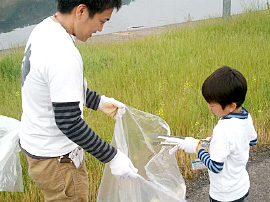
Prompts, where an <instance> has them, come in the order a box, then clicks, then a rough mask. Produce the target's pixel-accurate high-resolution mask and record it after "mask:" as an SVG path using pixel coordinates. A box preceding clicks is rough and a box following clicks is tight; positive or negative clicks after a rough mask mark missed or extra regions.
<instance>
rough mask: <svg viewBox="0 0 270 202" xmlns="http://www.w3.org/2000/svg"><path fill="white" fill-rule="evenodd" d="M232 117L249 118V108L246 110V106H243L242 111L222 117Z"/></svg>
mask: <svg viewBox="0 0 270 202" xmlns="http://www.w3.org/2000/svg"><path fill="white" fill-rule="evenodd" d="M231 118H236V119H247V118H248V110H246V108H244V107H242V111H241V112H239V113H232V114H228V115H227V116H224V117H222V118H221V120H223V119H231Z"/></svg>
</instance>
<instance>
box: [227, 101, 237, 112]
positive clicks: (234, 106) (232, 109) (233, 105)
mask: <svg viewBox="0 0 270 202" xmlns="http://www.w3.org/2000/svg"><path fill="white" fill-rule="evenodd" d="M236 107H237V104H236V103H235V102H233V103H231V104H230V105H229V111H230V113H232V112H233V111H234V110H235V109H236Z"/></svg>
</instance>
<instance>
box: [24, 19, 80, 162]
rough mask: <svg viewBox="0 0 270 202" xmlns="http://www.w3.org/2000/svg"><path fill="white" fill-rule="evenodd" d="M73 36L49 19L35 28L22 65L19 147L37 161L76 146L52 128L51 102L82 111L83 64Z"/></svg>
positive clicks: (57, 154) (53, 124) (54, 125)
mask: <svg viewBox="0 0 270 202" xmlns="http://www.w3.org/2000/svg"><path fill="white" fill-rule="evenodd" d="M73 40H74V39H73V36H70V35H69V34H68V33H67V32H66V30H65V29H64V28H63V27H62V26H61V25H60V24H59V23H56V22H54V21H53V20H52V19H51V18H50V17H49V18H47V19H45V20H44V21H43V22H41V23H40V24H39V25H37V26H36V27H35V29H34V30H33V32H32V33H31V36H30V37H29V40H28V42H27V45H26V48H25V56H24V59H23V65H22V109H23V113H22V118H21V125H22V129H21V132H20V135H19V137H20V143H21V146H22V148H23V149H25V150H26V151H27V152H28V153H30V154H32V155H35V156H41V157H56V156H60V155H63V154H66V153H68V152H70V151H72V150H73V149H75V148H76V147H77V146H78V145H77V144H75V143H74V142H72V141H71V140H70V139H68V138H67V136H66V135H64V134H63V133H62V132H61V131H60V130H59V128H58V127H57V125H56V122H55V118H54V112H53V107H52V102H75V101H77V102H78V101H79V102H80V109H81V111H83V110H82V108H83V100H84V90H83V62H82V58H81V55H80V53H79V51H78V49H77V48H76V47H75V45H74V41H73Z"/></svg>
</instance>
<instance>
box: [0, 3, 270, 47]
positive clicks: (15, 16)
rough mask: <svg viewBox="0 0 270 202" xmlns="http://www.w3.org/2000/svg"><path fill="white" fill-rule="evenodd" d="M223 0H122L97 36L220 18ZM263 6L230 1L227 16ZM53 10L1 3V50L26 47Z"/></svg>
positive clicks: (53, 5)
mask: <svg viewBox="0 0 270 202" xmlns="http://www.w3.org/2000/svg"><path fill="white" fill-rule="evenodd" d="M1 1H3V2H1ZM223 1H230V0H123V6H122V8H121V9H120V10H119V11H118V12H114V13H113V15H112V17H111V20H110V21H109V22H107V23H106V24H105V26H104V30H103V31H102V32H101V33H97V35H99V34H108V33H113V32H118V31H128V30H134V29H143V28H149V27H157V26H163V25H168V24H174V23H181V22H186V21H195V20H201V19H207V18H213V17H221V16H222V15H223ZM266 3H267V0H231V9H230V13H231V14H232V15H235V14H239V13H243V12H245V10H247V9H250V8H252V9H256V10H258V9H259V10H262V9H266V8H267V7H266ZM55 10H56V1H55V0H0V50H3V49H8V48H11V47H14V46H22V45H25V43H26V41H27V39H28V37H29V35H30V33H31V31H32V30H33V29H34V27H35V26H36V24H37V23H39V22H41V21H42V20H43V19H44V18H46V17H47V16H50V15H52V14H54V13H55Z"/></svg>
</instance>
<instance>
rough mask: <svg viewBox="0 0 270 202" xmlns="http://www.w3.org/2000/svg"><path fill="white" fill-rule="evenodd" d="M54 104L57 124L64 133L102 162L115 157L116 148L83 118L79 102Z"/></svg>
mask: <svg viewBox="0 0 270 202" xmlns="http://www.w3.org/2000/svg"><path fill="white" fill-rule="evenodd" d="M52 104H53V110H54V113H55V121H56V124H57V126H58V128H59V129H60V130H61V131H62V133H63V134H65V135H66V136H67V137H68V138H69V139H70V140H71V141H73V142H75V143H76V144H78V145H79V146H81V147H82V148H83V149H84V150H86V151H87V152H88V153H90V154H92V155H93V156H94V157H96V158H97V159H98V160H100V161H101V162H103V163H107V162H109V161H111V160H112V159H113V157H114V156H115V155H116V149H115V148H114V147H112V146H111V145H110V144H108V143H107V142H105V141H104V140H102V139H101V138H100V137H99V136H98V135H97V134H95V132H94V131H93V130H92V129H91V128H90V127H89V126H88V125H87V124H86V123H85V121H84V120H83V119H82V118H81V110H80V108H79V102H64V103H57V102H53V103H52ZM93 106H94V105H93Z"/></svg>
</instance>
